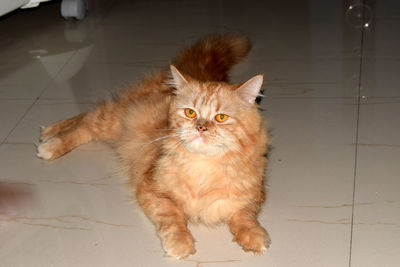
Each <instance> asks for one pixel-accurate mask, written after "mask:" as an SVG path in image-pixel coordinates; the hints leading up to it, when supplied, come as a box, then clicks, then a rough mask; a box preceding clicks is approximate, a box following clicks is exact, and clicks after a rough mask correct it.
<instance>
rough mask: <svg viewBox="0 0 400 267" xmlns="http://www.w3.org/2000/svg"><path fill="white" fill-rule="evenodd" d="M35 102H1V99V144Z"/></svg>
mask: <svg viewBox="0 0 400 267" xmlns="http://www.w3.org/2000/svg"><path fill="white" fill-rule="evenodd" d="M32 103H33V100H1V99H0V122H1V127H0V143H1V142H2V141H4V139H5V138H6V137H7V135H8V134H9V133H10V132H11V131H12V130H13V128H14V127H15V126H16V125H17V123H18V121H19V120H20V119H22V117H23V115H24V114H25V112H26V111H27V110H28V109H29V107H30V106H31V105H32Z"/></svg>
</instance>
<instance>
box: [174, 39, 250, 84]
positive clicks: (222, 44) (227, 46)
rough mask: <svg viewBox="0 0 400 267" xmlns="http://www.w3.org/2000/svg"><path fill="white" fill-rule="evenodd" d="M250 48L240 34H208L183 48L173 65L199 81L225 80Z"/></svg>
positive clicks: (248, 41)
mask: <svg viewBox="0 0 400 267" xmlns="http://www.w3.org/2000/svg"><path fill="white" fill-rule="evenodd" d="M250 49H251V43H250V40H249V39H248V38H247V37H245V36H242V35H215V36H209V37H206V38H204V39H201V40H200V41H198V42H197V43H195V44H194V45H192V46H190V47H188V48H186V49H184V50H183V51H182V52H181V53H180V54H179V55H178V57H177V58H176V59H175V61H174V65H175V66H176V67H177V68H178V70H180V71H182V72H183V73H185V74H188V75H190V76H191V77H193V78H195V79H197V80H200V81H227V79H228V71H229V70H230V69H231V68H232V66H233V65H235V64H236V63H238V62H239V61H240V60H241V59H242V58H244V57H245V56H246V55H247V54H248V53H249V51H250Z"/></svg>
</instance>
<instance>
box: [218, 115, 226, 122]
mask: <svg viewBox="0 0 400 267" xmlns="http://www.w3.org/2000/svg"><path fill="white" fill-rule="evenodd" d="M228 118H229V116H228V115H226V114H217V115H216V116H215V120H216V121H217V122H224V121H226V120H227V119H228Z"/></svg>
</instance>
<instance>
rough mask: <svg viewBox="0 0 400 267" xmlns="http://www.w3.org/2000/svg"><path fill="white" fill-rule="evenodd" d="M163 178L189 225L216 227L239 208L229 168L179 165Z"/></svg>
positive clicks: (207, 165)
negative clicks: (171, 174) (190, 223)
mask: <svg viewBox="0 0 400 267" xmlns="http://www.w3.org/2000/svg"><path fill="white" fill-rule="evenodd" d="M174 174H175V175H173V176H170V177H166V178H165V179H170V180H169V182H167V183H166V187H168V191H169V192H171V193H172V194H173V198H174V199H175V200H176V201H177V202H178V204H179V205H180V206H181V207H182V208H183V209H184V211H185V213H186V214H187V215H188V217H189V218H191V220H193V221H202V222H206V223H210V224H212V223H217V222H219V221H221V220H224V219H225V218H227V217H229V216H230V215H231V213H232V212H234V211H235V210H237V209H239V208H241V207H242V205H243V200H242V198H241V193H240V190H239V189H238V186H237V184H235V182H234V179H232V178H233V177H232V175H233V174H234V173H233V170H232V167H230V166H226V165H222V164H220V165H216V164H213V163H210V162H199V161H198V162H197V163H196V164H189V165H180V166H179V167H178V168H176V169H175V172H174Z"/></svg>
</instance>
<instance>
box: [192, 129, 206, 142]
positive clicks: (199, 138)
mask: <svg viewBox="0 0 400 267" xmlns="http://www.w3.org/2000/svg"><path fill="white" fill-rule="evenodd" d="M208 141H209V140H208V138H207V136H205V134H204V133H201V132H198V134H197V135H196V136H195V137H194V138H193V140H192V142H202V143H208Z"/></svg>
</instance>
